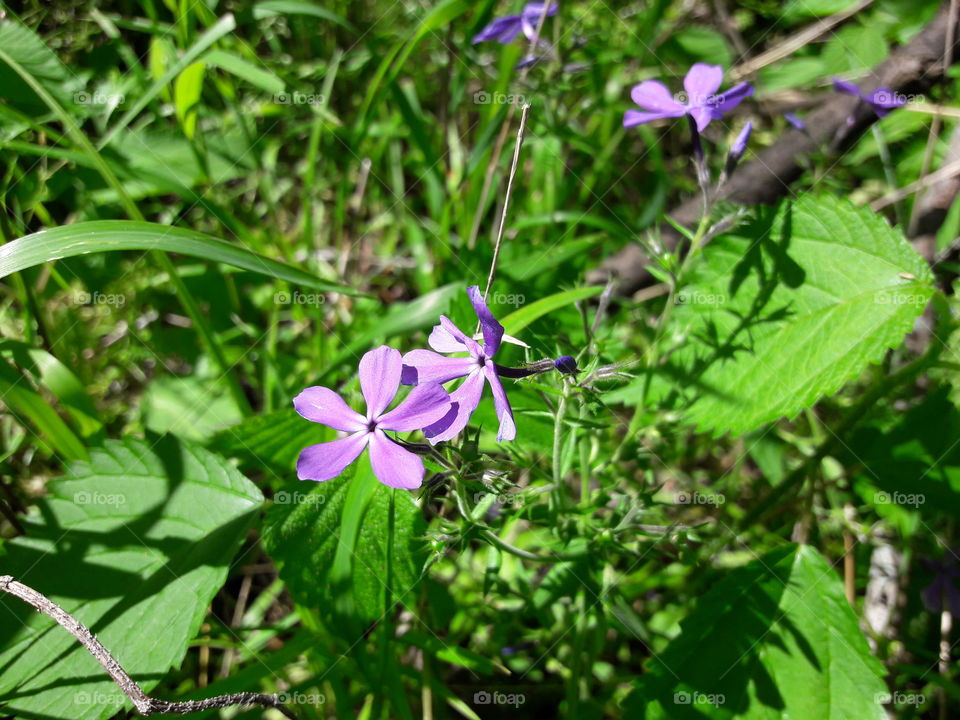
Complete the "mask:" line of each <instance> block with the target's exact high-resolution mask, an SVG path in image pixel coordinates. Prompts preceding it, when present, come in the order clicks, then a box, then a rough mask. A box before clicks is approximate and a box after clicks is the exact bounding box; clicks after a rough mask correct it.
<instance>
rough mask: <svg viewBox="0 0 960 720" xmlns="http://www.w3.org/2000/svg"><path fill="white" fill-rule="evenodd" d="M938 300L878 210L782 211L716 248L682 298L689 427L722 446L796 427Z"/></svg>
mask: <svg viewBox="0 0 960 720" xmlns="http://www.w3.org/2000/svg"><path fill="white" fill-rule="evenodd" d="M932 294H933V285H932V278H931V273H930V270H929V268H928V267H927V264H926V262H925V261H924V260H923V258H922V257H920V255H918V254H917V253H916V252H915V251H914V250H913V248H912V247H911V246H910V244H909V243H908V242H907V241H906V240H905V239H904V237H903V235H902V233H901V232H900V231H899V230H896V229H894V228H891V227H890V226H889V225H888V224H887V223H886V222H885V221H884V220H883V218H881V217H879V216H877V215H875V214H874V213H872V212H871V211H870V210H868V209H866V208H856V207H854V206H853V205H851V204H849V203H848V202H846V201H838V200H836V199H832V198H816V197H805V198H802V199H801V200H799V201H797V202H788V203H784V204H782V205H781V206H780V207H779V208H778V209H777V210H776V211H775V212H773V211H771V212H769V213H767V214H765V215H763V216H761V217H760V218H758V219H757V220H756V221H754V222H753V223H752V224H750V225H748V226H745V227H743V228H741V229H739V230H737V231H736V232H734V233H731V234H728V235H724V236H722V237H719V238H717V239H716V240H714V241H713V242H711V243H710V244H709V245H708V246H707V247H706V249H705V250H704V252H703V256H702V258H701V259H700V262H699V263H698V264H697V265H696V266H695V268H694V270H693V271H692V272H691V274H690V277H689V281H688V282H687V284H686V285H685V286H684V287H683V288H681V289H680V290H679V292H678V293H677V298H676V300H677V303H678V305H677V307H676V308H675V309H674V313H673V316H672V322H671V324H670V327H669V334H670V337H672V338H674V339H676V340H677V341H678V342H679V343H680V348H679V349H678V350H677V351H676V352H674V353H673V354H672V355H671V356H670V359H669V361H668V363H669V364H670V366H672V367H673V368H674V369H676V371H677V373H676V374H677V377H678V380H677V382H678V387H680V388H681V391H682V388H683V386H684V385H686V386H687V387H689V388H696V392H697V395H696V397H691V398H690V401H689V406H688V407H687V417H688V418H689V420H690V421H691V422H694V423H696V424H697V426H698V427H699V428H700V429H702V430H704V431H708V432H712V433H716V434H719V433H724V432H728V431H729V432H732V433H734V434H741V433H744V432H746V431H748V430H751V429H752V428H755V427H757V426H758V425H761V424H763V423H765V422H770V421H772V420H776V419H778V418H780V417H793V416H794V415H796V413H798V412H799V411H800V410H802V409H804V408H806V407H810V406H811V405H813V404H814V403H815V402H817V400H818V399H820V398H821V397H823V396H824V395H830V394H832V393H835V392H836V391H837V390H839V389H840V388H841V387H842V386H843V384H844V383H845V382H846V381H847V380H849V379H851V378H854V377H856V376H857V375H859V374H860V373H861V372H862V371H863V370H864V369H865V368H866V367H867V365H868V364H869V363H875V362H878V361H880V360H881V359H882V358H883V356H884V353H885V352H886V351H887V350H889V349H890V348H893V347H896V346H898V345H899V344H900V343H901V342H902V340H903V338H904V336H905V335H906V334H907V333H908V332H910V330H911V329H912V328H913V324H914V322H915V320H916V318H917V317H918V316H919V315H920V314H921V313H922V312H923V308H924V307H925V306H926V304H927V302H928V301H929V299H930V297H931V296H932ZM635 387H639V388H642V381H641V382H639V383H637V384H636V385H635ZM637 394H639V391H638V393H634V395H637ZM692 395H693V393H688V397H689V396H692Z"/></svg>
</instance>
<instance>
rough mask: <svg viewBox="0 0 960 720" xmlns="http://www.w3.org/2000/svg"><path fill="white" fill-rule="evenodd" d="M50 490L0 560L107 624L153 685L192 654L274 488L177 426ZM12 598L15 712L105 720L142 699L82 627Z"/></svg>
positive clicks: (109, 642) (121, 445) (80, 614)
mask: <svg viewBox="0 0 960 720" xmlns="http://www.w3.org/2000/svg"><path fill="white" fill-rule="evenodd" d="M47 489H48V491H49V493H50V496H49V497H48V498H47V499H45V500H44V501H43V503H42V506H41V507H40V508H37V509H35V510H34V512H32V513H31V514H30V515H29V516H28V517H27V518H26V520H25V522H24V527H25V530H26V534H25V535H24V536H22V537H18V538H15V539H13V540H10V541H8V542H6V543H5V544H4V545H3V546H2V548H0V567H3V568H4V572H5V573H9V574H11V575H13V576H14V577H15V578H16V579H18V580H20V581H21V582H23V583H25V584H27V585H30V586H31V587H33V588H35V589H36V590H38V591H39V592H42V593H43V594H44V595H47V596H48V597H50V599H51V600H53V601H54V602H56V603H58V604H59V605H61V606H62V607H63V608H64V609H65V610H66V611H67V612H69V613H71V614H73V615H74V616H75V617H76V618H77V619H78V620H79V621H80V622H82V623H84V624H85V625H86V626H87V627H89V628H90V629H91V630H93V631H94V632H95V633H96V635H97V637H98V638H99V639H100V641H101V642H102V643H103V644H104V645H105V646H106V647H107V648H109V649H110V650H111V652H112V653H113V654H114V655H115V656H116V657H117V659H118V660H119V661H120V662H121V664H122V665H123V666H124V668H125V669H126V670H127V671H128V672H129V673H130V674H131V675H132V676H133V677H134V679H136V680H137V681H138V682H140V683H141V685H142V686H143V687H144V688H145V689H146V690H147V691H148V692H149V691H150V690H151V689H153V688H154V687H155V686H156V685H157V683H158V682H160V680H162V678H163V676H164V675H165V674H166V673H167V672H168V671H169V670H170V669H171V668H174V667H177V666H178V665H179V664H180V662H181V661H182V659H183V657H184V654H185V653H186V651H187V647H188V646H189V644H190V642H191V641H192V640H193V638H194V637H195V635H196V633H197V631H198V629H199V627H200V623H201V622H202V621H203V619H204V617H205V616H206V614H207V610H208V607H209V604H210V601H211V600H212V599H213V596H214V595H215V594H216V593H217V591H218V590H219V589H220V586H221V585H222V584H223V583H224V581H225V579H226V576H227V571H228V568H229V565H230V561H231V559H232V558H233V556H234V554H235V553H236V551H237V549H238V548H239V546H240V543H241V542H242V541H243V539H244V538H245V537H246V534H247V530H248V528H249V526H250V523H251V521H252V520H253V518H254V516H255V515H256V513H257V511H258V509H259V507H260V504H261V502H262V500H263V498H262V496H261V494H260V491H259V490H257V488H256V487H255V486H254V485H253V484H252V483H251V482H250V481H249V480H247V479H246V478H245V477H243V476H242V475H240V473H239V472H237V471H236V470H235V469H233V468H232V467H231V466H230V465H229V464H228V463H226V462H225V461H223V460H221V459H219V458H217V457H216V456H215V455H212V454H211V453H209V452H207V451H206V450H202V449H200V448H196V447H192V446H190V445H187V444H178V443H177V441H176V440H175V439H173V438H171V437H166V438H162V439H161V440H160V441H159V442H155V443H154V442H151V443H147V442H144V441H143V440H137V439H133V438H127V439H125V440H124V441H122V442H120V441H115V440H111V441H108V442H107V444H106V445H105V446H103V447H102V448H95V449H93V450H91V451H90V461H89V462H76V463H74V464H72V465H71V466H70V468H69V470H68V473H67V475H66V477H64V478H62V479H60V480H56V481H53V482H51V483H50V484H49V485H48V486H47ZM0 604H2V605H3V606H4V607H3V611H2V612H3V614H4V617H5V618H6V620H5V621H4V622H3V623H0V668H3V671H2V672H0V697H2V698H3V700H4V702H5V703H6V705H5V706H4V708H3V712H4V713H11V714H14V715H16V716H18V717H43V718H51V719H52V718H56V719H60V718H62V719H63V720H103V719H104V718H108V717H111V716H113V715H114V714H116V712H117V711H118V710H119V709H120V708H121V707H130V703H129V701H127V700H126V699H125V697H124V696H122V695H121V693H120V691H119V690H118V689H117V686H116V685H115V684H114V683H113V681H112V680H110V679H109V677H108V676H107V675H106V674H105V673H104V671H103V668H101V667H100V665H99V664H98V663H97V662H96V661H95V660H94V659H93V658H92V657H91V656H90V655H89V653H88V652H87V651H86V650H85V649H84V648H82V647H81V646H80V645H79V644H78V643H77V641H76V640H75V639H74V638H73V637H72V636H71V635H69V634H68V633H66V632H65V631H63V630H62V629H61V628H60V627H59V626H57V625H56V624H55V623H54V622H53V621H52V620H50V619H49V618H47V617H45V616H42V615H39V614H38V613H37V612H36V611H34V610H33V609H32V608H31V607H29V606H27V605H25V604H23V603H22V602H20V601H19V600H17V599H15V598H12V597H9V596H6V595H4V596H3V597H2V598H0ZM11 614H12V615H13V617H10V615H11ZM93 698H101V699H103V700H102V701H101V702H98V701H95V700H93Z"/></svg>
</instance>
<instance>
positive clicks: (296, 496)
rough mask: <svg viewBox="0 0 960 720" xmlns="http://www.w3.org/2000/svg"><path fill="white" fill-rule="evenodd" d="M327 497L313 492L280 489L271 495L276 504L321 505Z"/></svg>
mask: <svg viewBox="0 0 960 720" xmlns="http://www.w3.org/2000/svg"><path fill="white" fill-rule="evenodd" d="M326 501H327V498H326V497H324V496H323V495H315V494H314V493H302V492H287V491H286V490H281V491H280V492H278V493H277V494H276V495H274V496H273V502H274V504H276V505H323V504H324V503H325V502H326Z"/></svg>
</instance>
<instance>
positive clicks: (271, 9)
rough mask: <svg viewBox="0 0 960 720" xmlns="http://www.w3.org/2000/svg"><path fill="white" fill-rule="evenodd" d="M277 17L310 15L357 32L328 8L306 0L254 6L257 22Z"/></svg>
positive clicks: (275, 0) (269, 0)
mask: <svg viewBox="0 0 960 720" xmlns="http://www.w3.org/2000/svg"><path fill="white" fill-rule="evenodd" d="M276 15H308V16H310V17H315V18H319V19H321V20H329V21H330V22H332V23H336V24H337V25H340V26H341V27H345V28H346V29H347V30H355V29H356V28H354V27H353V25H351V24H350V23H349V22H348V21H347V20H346V19H344V18H343V17H342V16H340V15H337V14H336V13H335V12H333V11H331V10H328V9H327V8H325V7H323V6H321V5H317V4H316V3H312V2H306V0H264V1H263V2H258V3H257V4H256V5H254V6H253V17H254V18H256V19H257V20H262V19H263V18H268V17H274V16H276Z"/></svg>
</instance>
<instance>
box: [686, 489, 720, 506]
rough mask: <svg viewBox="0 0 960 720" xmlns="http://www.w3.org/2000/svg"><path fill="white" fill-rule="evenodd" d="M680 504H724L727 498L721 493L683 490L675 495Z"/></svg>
mask: <svg viewBox="0 0 960 720" xmlns="http://www.w3.org/2000/svg"><path fill="white" fill-rule="evenodd" d="M673 499H674V502H676V503H677V504H678V505H718V506H719V505H723V504H724V503H725V502H726V501H727V498H726V497H724V496H723V494H721V493H702V492H699V491H697V490H694V491H693V492H689V491H687V490H681V491H680V492H678V493H677V494H676V495H674V496H673Z"/></svg>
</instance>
